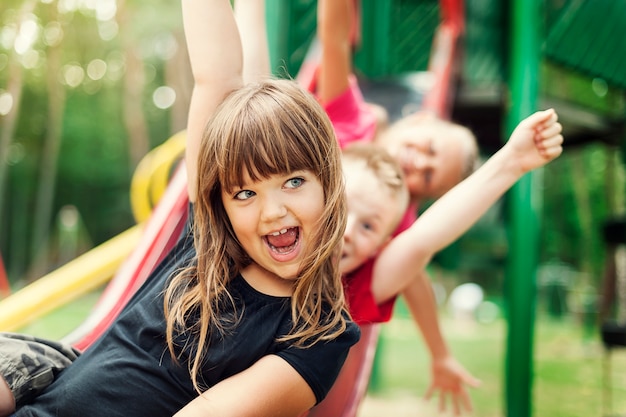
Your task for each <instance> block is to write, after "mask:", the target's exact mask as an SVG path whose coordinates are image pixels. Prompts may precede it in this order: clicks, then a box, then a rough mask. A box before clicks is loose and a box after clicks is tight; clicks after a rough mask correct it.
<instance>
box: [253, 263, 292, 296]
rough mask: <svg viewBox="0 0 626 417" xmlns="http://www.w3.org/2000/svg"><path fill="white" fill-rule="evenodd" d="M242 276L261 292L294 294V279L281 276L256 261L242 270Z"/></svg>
mask: <svg viewBox="0 0 626 417" xmlns="http://www.w3.org/2000/svg"><path fill="white" fill-rule="evenodd" d="M241 276H242V277H243V279H244V280H246V282H247V283H248V285H250V286H251V287H252V288H254V289H255V290H257V291H258V292H260V293H263V294H266V295H271V296H273V297H291V296H292V295H293V288H294V282H295V281H294V280H291V279H285V278H281V277H279V276H278V275H276V274H274V273H272V272H269V271H268V270H266V269H263V268H261V267H260V266H259V265H258V264H256V263H254V262H253V263H251V264H250V265H248V266H247V267H245V268H244V269H242V270H241Z"/></svg>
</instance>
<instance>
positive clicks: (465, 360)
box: [360, 316, 626, 417]
mask: <svg viewBox="0 0 626 417" xmlns="http://www.w3.org/2000/svg"><path fill="white" fill-rule="evenodd" d="M442 327H443V329H444V333H445V334H446V339H447V340H448V343H449V345H450V347H451V349H452V351H453V353H454V354H455V356H456V358H457V359H458V360H459V361H460V362H461V363H462V364H463V365H464V366H465V367H466V368H467V369H468V370H469V371H470V372H472V373H473V374H474V375H475V376H476V377H478V378H479V379H481V381H482V385H481V387H480V388H478V389H472V390H471V397H472V402H473V406H474V412H473V413H472V415H475V416H483V417H501V416H504V415H505V405H504V401H503V398H504V394H505V388H504V363H505V351H506V323H505V322H504V320H501V319H500V320H498V321H495V322H492V323H489V324H480V323H476V322H473V321H468V320H458V319H456V320H453V319H451V318H450V317H446V316H444V317H442ZM380 347H381V349H380V351H379V357H378V358H377V359H378V362H377V368H376V369H377V371H376V373H375V374H374V375H375V377H376V378H377V379H374V380H373V382H374V388H376V387H378V386H380V389H376V390H370V393H369V398H368V401H369V402H366V403H365V404H364V407H362V409H361V413H360V417H368V416H370V415H371V416H374V415H376V414H375V413H374V414H370V413H369V411H368V410H367V406H368V405H370V406H372V407H374V406H378V405H379V404H380V402H382V401H384V400H385V399H387V400H389V401H391V402H393V403H396V404H397V403H400V402H406V403H407V404H412V407H411V409H409V407H407V410H406V412H400V411H398V412H394V414H393V415H394V416H395V417H402V416H426V415H428V416H432V415H437V412H436V405H437V400H431V401H430V404H427V405H424V404H423V403H422V402H420V398H421V396H422V395H423V394H424V393H425V392H426V389H427V387H428V384H429V383H430V368H429V367H430V359H429V356H428V353H427V351H426V349H425V345H424V344H423V343H422V340H421V339H420V336H418V333H417V331H416V330H415V329H414V326H413V323H412V322H411V321H410V320H408V319H403V318H398V319H394V320H393V321H392V322H391V323H389V324H387V325H386V327H384V328H383V331H382V345H381V346H380ZM607 357H608V356H607V355H606V352H605V351H604V349H603V346H602V345H601V342H600V340H599V336H597V335H595V334H593V335H589V334H586V332H585V331H584V330H583V329H582V328H581V326H580V325H579V324H578V323H577V322H576V321H575V320H573V319H570V318H563V319H561V320H553V319H549V318H547V317H542V316H540V317H539V318H538V319H537V323H536V327H535V351H534V380H533V391H532V410H533V414H532V415H533V416H534V417H592V416H598V417H601V416H608V415H609V411H610V409H609V408H608V406H609V404H610V403H609V401H608V398H605V397H604V395H605V394H606V393H607V392H611V393H612V405H613V415H614V416H617V415H621V416H626V349H624V350H616V351H614V352H613V353H612V354H611V359H610V364H611V367H612V371H611V373H610V376H611V378H609V377H605V375H604V373H603V364H604V363H605V361H606V360H607ZM607 375H609V374H607ZM608 380H610V381H611V385H612V390H611V391H608V390H605V389H604V386H603V384H604V382H605V381H608ZM378 415H380V412H378ZM444 415H445V414H444Z"/></svg>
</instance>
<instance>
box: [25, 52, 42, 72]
mask: <svg viewBox="0 0 626 417" xmlns="http://www.w3.org/2000/svg"><path fill="white" fill-rule="evenodd" d="M40 58H41V56H40V55H39V51H35V50H34V49H31V50H29V51H26V52H25V53H24V55H23V56H22V64H23V65H24V68H26V69H34V68H37V67H38V66H39V65H41V62H42V60H41V59H40Z"/></svg>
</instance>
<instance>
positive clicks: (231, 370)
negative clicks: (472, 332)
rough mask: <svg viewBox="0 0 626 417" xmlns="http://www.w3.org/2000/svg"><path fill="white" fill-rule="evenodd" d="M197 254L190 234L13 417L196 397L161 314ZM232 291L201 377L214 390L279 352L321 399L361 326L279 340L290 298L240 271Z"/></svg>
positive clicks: (159, 411) (128, 408) (85, 412)
mask: <svg viewBox="0 0 626 417" xmlns="http://www.w3.org/2000/svg"><path fill="white" fill-rule="evenodd" d="M194 257H195V249H194V247H193V242H192V239H191V238H189V237H188V238H186V239H185V238H183V239H181V241H179V242H178V244H177V245H176V246H175V247H174V248H173V250H172V252H171V253H170V254H169V256H168V257H166V258H165V259H164V261H163V262H162V263H161V264H160V265H159V266H158V267H157V269H156V270H155V272H154V273H153V274H152V275H151V276H150V277H149V278H148V280H147V281H146V283H145V284H144V285H143V287H142V288H141V289H140V290H139V291H138V292H137V294H136V295H135V296H134V297H133V299H132V300H131V301H130V303H129V304H128V305H127V306H126V308H125V309H124V311H123V312H122V314H120V317H119V318H118V319H117V321H116V322H115V323H114V324H113V325H112V326H111V328H110V329H109V331H108V332H107V333H106V334H105V335H103V337H101V338H100V340H98V341H97V342H96V343H94V344H93V345H92V346H91V347H90V348H89V349H88V350H87V351H86V352H85V353H84V354H83V355H81V356H80V357H79V358H78V359H77V360H76V361H75V362H74V363H73V364H72V365H71V366H69V367H68V368H67V369H65V370H64V371H63V372H61V374H60V376H59V377H58V379H57V380H55V382H54V383H52V384H51V385H50V387H48V389H47V390H46V391H44V393H42V394H41V395H40V396H39V397H37V398H36V400H35V401H34V402H33V403H32V404H30V405H28V406H24V407H22V408H21V409H19V410H18V411H17V412H16V413H15V416H42V417H44V416H45V417H47V416H63V417H72V416H77V417H85V416H89V417H99V416H102V417H105V416H106V417H114V416H125V417H127V416H150V417H158V416H168V417H171V416H172V415H173V414H174V413H175V412H176V411H178V410H179V409H180V408H182V407H183V406H184V405H186V404H187V403H188V402H190V401H191V400H192V399H194V398H195V397H196V396H197V393H196V392H195V390H194V388H193V386H192V382H191V377H190V374H189V371H188V368H187V365H188V362H187V354H188V353H189V351H188V349H186V350H185V351H183V356H182V357H181V358H180V359H179V362H178V363H176V362H174V361H173V360H172V358H171V356H170V353H169V350H168V348H167V344H166V341H165V320H164V314H163V290H164V288H165V285H166V283H167V280H168V278H169V277H170V276H171V275H172V273H174V272H175V271H177V270H178V269H179V268H180V267H181V266H184V265H186V264H188V263H189V262H192V261H193V259H194ZM229 291H230V292H231V294H233V296H234V297H233V298H234V299H235V302H236V306H235V311H236V312H237V314H242V315H243V316H242V319H241V321H240V323H239V325H238V326H237V327H236V328H235V329H233V330H231V331H228V332H227V333H226V335H225V336H224V337H213V338H212V339H211V343H210V346H209V348H208V351H207V355H206V359H205V361H204V362H203V366H202V373H201V375H200V376H199V381H200V382H201V383H203V384H204V385H205V386H208V387H211V386H213V385H214V384H216V383H218V382H219V381H221V380H223V379H225V378H228V377H229V376H232V375H234V374H237V373H239V372H241V371H243V370H244V369H246V368H248V367H250V366H251V365H252V364H253V363H255V362H256V361H257V360H258V359H260V358H261V357H263V356H265V355H268V354H276V355H278V356H280V357H281V358H283V359H284V360H286V361H287V362H288V363H289V364H290V365H291V366H293V367H294V369H296V371H298V373H300V375H301V376H302V377H303V378H304V379H305V380H306V381H307V383H308V384H309V386H310V387H311V389H312V390H313V392H314V393H315V396H316V398H317V401H318V402H319V401H321V400H322V399H323V398H324V397H325V396H326V394H327V393H328V391H329V390H330V388H331V386H332V384H333V382H334V380H335V378H336V377H337V374H338V372H339V370H340V368H341V365H342V364H343V362H344V360H345V357H346V355H347V353H348V350H349V348H350V346H352V345H353V344H354V343H356V342H357V340H358V338H359V330H358V327H357V326H356V325H355V324H354V323H352V322H350V324H349V326H348V330H347V331H346V332H345V333H344V334H342V335H341V336H340V337H338V338H337V339H336V340H334V341H332V342H326V343H322V342H320V343H317V344H316V345H314V346H312V347H309V348H307V349H299V348H296V347H294V346H288V345H285V344H279V343H276V341H275V340H276V338H277V336H280V335H283V334H286V333H287V332H288V331H289V330H290V329H291V323H292V321H291V311H290V299H289V298H288V297H273V296H269V295H266V294H262V293H260V292H258V291H256V290H255V289H254V288H252V287H251V286H250V285H249V284H248V283H247V282H246V281H245V279H243V277H242V276H241V275H239V276H237V277H236V278H235V279H234V280H233V281H232V283H231V284H230V285H229ZM224 305H225V306H229V303H224ZM244 306H245V308H244ZM226 314H231V315H232V314H234V312H233V311H227V312H226ZM185 337H186V336H184V335H178V337H177V339H176V340H177V342H178V343H177V344H178V346H185V345H184V343H185ZM192 346H193V345H192ZM191 350H192V351H193V347H192V348H191Z"/></svg>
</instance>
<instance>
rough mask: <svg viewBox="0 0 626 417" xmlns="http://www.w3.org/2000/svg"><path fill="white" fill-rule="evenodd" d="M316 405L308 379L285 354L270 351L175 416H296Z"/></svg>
mask: <svg viewBox="0 0 626 417" xmlns="http://www.w3.org/2000/svg"><path fill="white" fill-rule="evenodd" d="M313 405H315V395H314V394H313V391H312V390H311V388H310V387H309V385H308V384H307V383H306V381H305V380H304V379H303V378H302V377H301V376H300V374H298V372H296V370H295V369H294V368H293V367H292V366H291V365H289V364H288V363H287V362H286V361H285V360H283V359H282V358H280V357H278V356H275V355H267V356H265V357H263V358H261V359H260V360H259V361H258V362H257V363H255V364H254V365H252V366H251V367H250V368H248V369H246V370H245V371H243V372H240V373H238V374H236V375H234V376H232V377H230V378H228V379H225V380H223V381H222V382H220V383H219V384H217V385H215V386H214V387H212V388H211V389H209V390H208V391H206V392H204V393H203V394H202V395H200V396H199V397H197V398H196V399H195V400H193V401H192V402H190V403H189V404H187V406H185V407H184V408H183V409H182V410H180V411H179V412H178V413H176V414H175V415H174V417H200V416H202V417H211V416H216V417H231V416H232V417H256V416H275V417H295V416H299V415H300V414H302V413H303V412H304V411H306V410H308V409H309V408H311V407H313Z"/></svg>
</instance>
